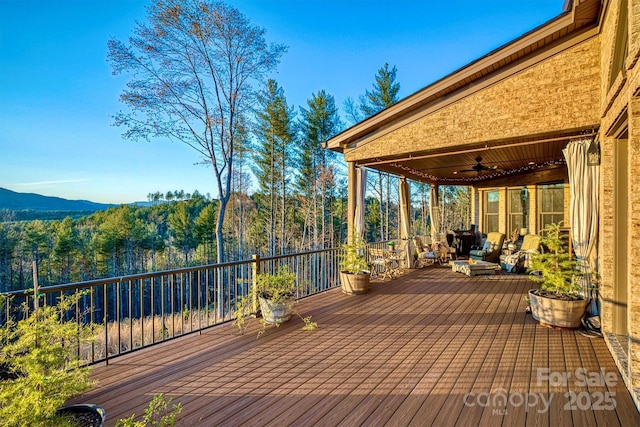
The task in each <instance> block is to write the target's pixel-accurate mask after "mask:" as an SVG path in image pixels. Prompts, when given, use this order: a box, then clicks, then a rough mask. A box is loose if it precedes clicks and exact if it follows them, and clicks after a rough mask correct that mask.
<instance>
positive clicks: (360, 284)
mask: <svg viewBox="0 0 640 427" xmlns="http://www.w3.org/2000/svg"><path fill="white" fill-rule="evenodd" d="M370 278H371V274H369V273H361V274H352V273H346V272H344V271H341V272H340V284H341V285H342V292H344V293H345V294H348V295H360V294H366V293H367V292H368V291H369V280H370Z"/></svg>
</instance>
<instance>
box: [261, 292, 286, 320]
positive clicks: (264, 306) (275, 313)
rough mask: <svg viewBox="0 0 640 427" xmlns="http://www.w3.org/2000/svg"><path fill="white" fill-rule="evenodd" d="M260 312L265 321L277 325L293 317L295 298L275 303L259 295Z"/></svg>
mask: <svg viewBox="0 0 640 427" xmlns="http://www.w3.org/2000/svg"><path fill="white" fill-rule="evenodd" d="M258 301H260V312H261V313H262V318H263V319H264V321H265V322H267V323H269V324H272V325H276V324H279V323H282V322H286V321H287V320H289V319H291V313H292V312H293V298H291V299H289V300H286V301H284V302H279V303H274V302H273V301H271V300H268V299H266V298H262V297H258Z"/></svg>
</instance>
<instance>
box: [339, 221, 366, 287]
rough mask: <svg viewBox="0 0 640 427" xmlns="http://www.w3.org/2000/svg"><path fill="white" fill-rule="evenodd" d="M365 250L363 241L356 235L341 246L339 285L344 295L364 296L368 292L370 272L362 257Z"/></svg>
mask: <svg viewBox="0 0 640 427" xmlns="http://www.w3.org/2000/svg"><path fill="white" fill-rule="evenodd" d="M366 249H367V247H366V243H365V241H364V239H363V238H362V236H360V235H359V234H357V233H355V234H354V235H353V236H352V237H351V240H350V241H349V242H347V243H345V244H344V245H342V257H341V259H340V284H341V285H342V292H344V293H345V294H349V295H352V294H364V293H366V292H367V291H368V290H369V282H370V280H371V272H370V271H369V265H368V264H367V260H366V258H365V256H364V254H365V251H366Z"/></svg>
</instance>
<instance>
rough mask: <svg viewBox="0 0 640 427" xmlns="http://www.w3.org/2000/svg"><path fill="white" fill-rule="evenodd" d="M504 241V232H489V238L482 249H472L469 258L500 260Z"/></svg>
mask: <svg viewBox="0 0 640 427" xmlns="http://www.w3.org/2000/svg"><path fill="white" fill-rule="evenodd" d="M503 243H504V233H498V232H496V231H494V232H491V233H489V234H487V239H486V240H485V242H484V245H483V246H482V249H472V250H471V251H469V258H472V259H475V260H478V261H487V262H495V263H498V262H500V253H501V252H502V244H503Z"/></svg>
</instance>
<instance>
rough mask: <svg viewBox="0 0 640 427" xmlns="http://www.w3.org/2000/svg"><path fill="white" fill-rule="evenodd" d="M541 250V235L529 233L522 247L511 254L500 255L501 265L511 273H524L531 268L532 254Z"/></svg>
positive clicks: (523, 240)
mask: <svg viewBox="0 0 640 427" xmlns="http://www.w3.org/2000/svg"><path fill="white" fill-rule="evenodd" d="M539 250H540V236H538V235H537V234H527V235H526V236H524V238H523V239H522V246H520V249H519V250H518V251H517V252H515V253H513V254H511V255H500V266H501V267H502V269H503V270H505V271H507V272H509V273H524V272H525V271H526V270H527V268H529V263H530V262H531V255H532V254H536V253H538V251H539Z"/></svg>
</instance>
